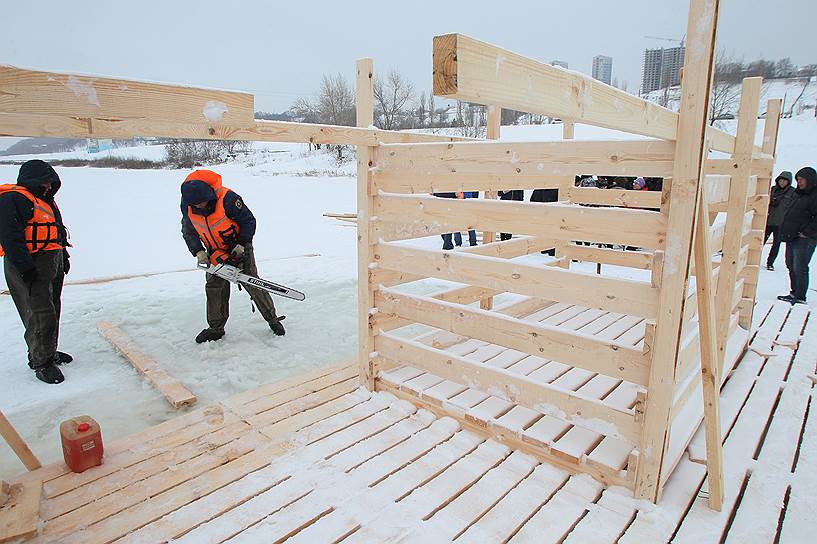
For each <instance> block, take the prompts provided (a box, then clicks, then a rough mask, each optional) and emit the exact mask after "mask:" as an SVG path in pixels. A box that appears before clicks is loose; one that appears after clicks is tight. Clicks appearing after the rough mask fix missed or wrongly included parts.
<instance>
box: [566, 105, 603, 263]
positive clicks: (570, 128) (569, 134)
mask: <svg viewBox="0 0 817 544" xmlns="http://www.w3.org/2000/svg"><path fill="white" fill-rule="evenodd" d="M575 127H576V123H574V122H573V121H570V120H567V119H565V120H564V121H563V125H562V139H563V140H572V139H573V137H574V136H575V130H574V129H575ZM574 178H575V176H566V177H564V178H563V179H560V180H559V185H560V187H559V191H560V192H559V198H564V195H565V194H566V193H565V191H567V190H569V189H570V188H571V187H573V183H574ZM555 247H556V257H563V259H562V260H561V262H560V264H559V266H561V267H562V268H570V260H571V258H572V257H571V256H570V255H568V248H570V243H568V242H565V241H561V240H559V241H557V242H556V243H555ZM599 266H601V265H599Z"/></svg>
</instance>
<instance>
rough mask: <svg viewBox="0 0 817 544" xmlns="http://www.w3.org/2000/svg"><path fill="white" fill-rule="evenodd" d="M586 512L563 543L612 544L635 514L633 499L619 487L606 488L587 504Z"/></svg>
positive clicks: (616, 540)
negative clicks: (593, 502)
mask: <svg viewBox="0 0 817 544" xmlns="http://www.w3.org/2000/svg"><path fill="white" fill-rule="evenodd" d="M588 510H589V511H588V513H587V515H586V516H584V517H583V518H582V519H581V520H580V521H579V523H578V524H577V525H576V527H575V528H574V529H573V530H572V531H570V534H569V535H568V537H567V538H566V539H565V544H585V543H587V542H593V544H606V543H610V544H613V543H615V542H618V539H619V538H620V537H621V535H622V534H623V533H624V530H625V529H626V528H627V527H628V526H629V524H630V522H631V520H632V519H633V517H634V516H635V506H634V505H633V501H632V500H631V499H630V497H628V496H627V495H625V494H624V493H623V492H622V490H620V489H612V488H611V489H606V490H604V491H603V492H602V495H601V498H600V499H599V500H598V501H597V502H596V503H595V504H591V505H588Z"/></svg>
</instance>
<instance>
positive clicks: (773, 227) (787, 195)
mask: <svg viewBox="0 0 817 544" xmlns="http://www.w3.org/2000/svg"><path fill="white" fill-rule="evenodd" d="M793 197H794V187H793V186H792V176H791V172H789V171H788V170H784V171H783V172H780V175H779V176H777V179H775V180H774V186H773V187H772V191H771V195H770V196H769V217H768V219H767V220H766V236H765V237H764V238H763V243H764V244H765V243H766V242H767V241H768V240H769V236H771V237H772V248H771V249H770V250H769V256H768V257H767V258H766V269H767V270H774V261H775V260H776V259H777V254H778V252H779V251H780V241H781V240H780V225H782V224H783V217H785V215H786V211H788V209H789V206H791V202H792V198H793Z"/></svg>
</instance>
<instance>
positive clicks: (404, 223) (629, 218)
mask: <svg viewBox="0 0 817 544" xmlns="http://www.w3.org/2000/svg"><path fill="white" fill-rule="evenodd" d="M372 215H373V216H374V217H376V218H377V220H378V221H381V222H385V223H392V224H394V225H395V227H394V228H393V229H392V230H384V231H383V234H382V235H381V236H380V237H381V238H383V239H384V240H387V239H400V238H403V239H405V238H416V237H420V236H430V235H434V234H442V233H446V232H456V231H464V230H469V229H476V230H480V231H483V232H484V231H489V232H512V233H514V234H529V235H534V236H540V237H542V238H544V239H552V240H566V241H576V240H579V241H587V242H600V243H607V244H626V245H630V246H635V247H642V248H648V249H658V248H661V247H662V246H663V244H664V238H665V235H666V216H664V215H663V214H661V213H659V212H654V211H649V210H636V209H623V208H593V207H587V206H577V205H573V204H559V203H545V204H540V203H528V202H514V201H500V200H485V199H476V198H473V199H465V200H455V199H451V198H437V197H433V196H419V195H393V194H382V195H381V196H380V197H379V198H375V199H374V211H373V213H372Z"/></svg>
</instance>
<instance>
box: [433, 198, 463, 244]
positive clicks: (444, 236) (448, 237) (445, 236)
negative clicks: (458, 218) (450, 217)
mask: <svg viewBox="0 0 817 544" xmlns="http://www.w3.org/2000/svg"><path fill="white" fill-rule="evenodd" d="M433 195H434V196H436V197H437V198H457V193H433ZM452 235H456V237H457V238H459V243H457V245H458V246H461V245H462V234H460V233H459V232H457V233H451V232H446V233H445V234H441V235H440V236H442V239H443V249H444V250H446V251H448V250H451V249H454V242H453V241H452V239H451V237H452Z"/></svg>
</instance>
